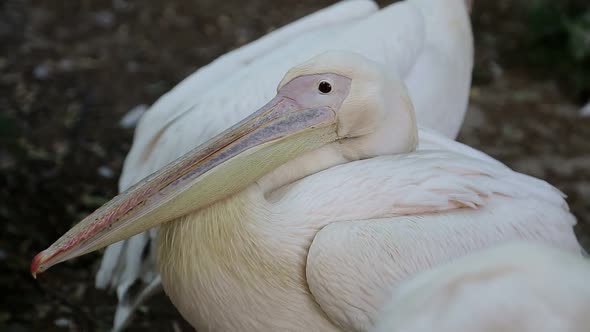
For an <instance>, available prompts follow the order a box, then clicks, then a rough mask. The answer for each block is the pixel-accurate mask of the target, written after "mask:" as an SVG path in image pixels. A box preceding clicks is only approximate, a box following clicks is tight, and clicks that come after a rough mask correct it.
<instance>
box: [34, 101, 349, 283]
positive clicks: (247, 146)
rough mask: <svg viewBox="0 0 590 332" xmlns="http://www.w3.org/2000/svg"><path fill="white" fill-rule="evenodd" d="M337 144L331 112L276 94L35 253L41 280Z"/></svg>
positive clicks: (35, 261)
mask: <svg viewBox="0 0 590 332" xmlns="http://www.w3.org/2000/svg"><path fill="white" fill-rule="evenodd" d="M336 139H337V135H336V113H335V111H334V109H332V108H331V107H327V106H326V107H317V108H303V107H301V106H300V105H299V104H298V103H297V102H296V101H295V100H293V99H290V98H288V97H286V96H282V95H281V94H280V93H279V94H277V96H276V97H275V98H273V99H272V100H271V101H270V102H269V103H267V104H266V105H265V106H263V107H262V108H260V109H259V110H258V111H256V112H254V113H253V114H252V115H251V116H249V117H247V118H246V119H244V120H242V121H241V122H239V123H237V124H236V125H234V126H233V127H231V128H229V129H228V130H226V131H225V132H223V133H221V134H220V135H218V136H217V137H215V138H213V139H211V140H210V141H209V142H206V143H205V144H203V145H201V146H199V147H197V148H195V149H194V150H192V151H190V152H188V153H187V154H185V155H184V156H182V157H180V158H178V159H177V160H175V161H173V162H171V163H170V164H168V165H166V166H164V167H163V168H162V169H161V170H160V171H158V172H156V173H154V174H152V175H150V176H148V177H146V178H145V179H143V180H142V181H140V182H139V183H137V184H136V185H134V186H133V187H131V188H129V189H128V190H126V191H125V192H123V193H121V194H119V195H118V196H116V197H115V198H113V199H112V200H110V201H109V202H107V203H106V204H104V205H103V206H102V207H100V208H99V209H97V210H96V211H95V212H93V213H92V214H90V215H89V216H87V217H86V218H85V219H83V220H82V221H80V222H79V223H78V224H77V225H75V226H74V227H72V228H71V229H70V230H69V231H68V232H67V233H66V234H64V235H63V236H62V237H61V238H59V239H58V240H57V241H56V242H55V243H54V244H52V245H51V246H50V247H49V248H47V249H45V250H44V251H42V252H40V253H39V254H37V256H35V258H34V259H33V261H32V263H31V273H32V274H33V276H35V275H36V274H37V273H41V272H43V271H45V270H47V269H48V268H49V267H51V266H53V265H55V264H58V263H60V262H63V261H65V260H68V259H71V258H74V257H77V256H80V255H83V254H86V253H89V252H92V251H95V250H98V249H101V248H103V247H105V246H108V245H110V244H112V243H115V242H117V241H121V240H123V239H126V238H129V237H131V236H133V235H135V234H138V233H141V232H143V231H146V230H148V229H150V228H153V227H156V226H158V225H160V224H162V223H165V222H168V221H170V220H173V219H175V218H178V217H180V216H183V215H186V214H188V213H191V212H194V211H196V210H199V209H202V208H204V207H206V206H208V205H210V204H212V203H214V202H216V201H218V200H221V199H223V198H226V197H228V196H229V195H231V194H234V193H237V192H239V191H241V190H243V189H245V188H246V187H247V186H248V185H250V184H252V183H253V182H255V181H256V180H258V179H259V178H260V177H262V176H263V175H265V174H266V173H268V172H270V171H271V170H273V169H275V168H277V167H278V166H280V165H281V164H283V163H285V162H287V161H289V160H290V159H293V158H295V157H297V156H298V155H301V154H302V153H305V152H307V151H310V150H313V149H316V148H318V147H320V146H322V145H325V144H327V143H329V142H333V141H335V140H336Z"/></svg>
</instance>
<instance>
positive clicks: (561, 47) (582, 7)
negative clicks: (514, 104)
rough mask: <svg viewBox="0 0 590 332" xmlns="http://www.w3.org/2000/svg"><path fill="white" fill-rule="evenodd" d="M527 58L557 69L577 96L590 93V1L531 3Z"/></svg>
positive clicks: (539, 64)
mask: <svg viewBox="0 0 590 332" xmlns="http://www.w3.org/2000/svg"><path fill="white" fill-rule="evenodd" d="M526 6H527V8H526V12H527V43H528V45H527V46H528V49H529V51H528V53H527V59H524V60H526V61H530V63H531V64H533V65H538V66H542V67H544V68H546V69H547V71H549V72H555V73H556V74H557V75H559V76H560V78H561V79H563V80H564V81H565V82H566V84H567V85H568V86H567V87H566V88H567V89H568V90H570V91H571V92H572V94H573V96H574V98H576V99H579V100H580V101H585V99H587V98H589V97H590V2H589V1H588V0H569V1H568V0H560V1H555V0H535V1H530V2H528V3H527V5H526Z"/></svg>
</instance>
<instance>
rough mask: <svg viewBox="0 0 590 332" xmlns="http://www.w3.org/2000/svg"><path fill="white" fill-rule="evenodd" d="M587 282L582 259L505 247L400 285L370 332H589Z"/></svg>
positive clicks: (519, 245) (531, 246)
mask: <svg viewBox="0 0 590 332" xmlns="http://www.w3.org/2000/svg"><path fill="white" fill-rule="evenodd" d="M588 280H590V262H589V261H588V259H586V258H584V257H580V255H574V254H572V253H569V252H567V251H563V250H559V249H556V248H553V247H548V246H545V245H541V244H539V243H528V242H524V241H523V242H514V243H507V244H504V245H500V246H497V247H493V248H489V249H484V250H482V251H481V252H475V253H472V254H469V255H467V256H465V257H462V258H459V259H457V260H455V261H452V262H450V263H447V264H443V265H441V266H438V267H435V268H433V269H432V270H430V271H426V272H423V273H420V274H418V275H417V276H416V277H413V278H412V279H411V280H409V281H406V282H404V283H402V284H401V285H400V287H399V288H398V289H397V290H396V291H395V292H394V295H393V296H392V298H391V301H390V303H389V304H388V305H387V306H385V308H384V309H383V310H382V312H381V314H380V316H379V317H381V318H380V319H378V320H377V322H378V323H377V327H375V329H373V330H372V332H402V331H403V332H426V331H432V330H433V329H432V327H433V326H436V331H438V332H468V331H469V332H471V331H478V332H553V331H568V332H585V331H588V327H589V326H590V316H588V307H590V285H588Z"/></svg>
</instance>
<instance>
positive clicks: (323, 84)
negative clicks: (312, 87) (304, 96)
mask: <svg viewBox="0 0 590 332" xmlns="http://www.w3.org/2000/svg"><path fill="white" fill-rule="evenodd" d="M318 90H320V92H321V93H324V94H326V93H330V91H332V84H330V82H328V81H320V84H318Z"/></svg>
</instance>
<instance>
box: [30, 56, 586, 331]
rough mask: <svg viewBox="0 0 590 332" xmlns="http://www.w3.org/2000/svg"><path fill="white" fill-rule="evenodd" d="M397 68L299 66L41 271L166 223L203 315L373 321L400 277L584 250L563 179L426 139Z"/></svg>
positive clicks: (62, 242) (248, 325)
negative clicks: (505, 251) (547, 248)
mask: <svg viewBox="0 0 590 332" xmlns="http://www.w3.org/2000/svg"><path fill="white" fill-rule="evenodd" d="M383 68H384V66H383V64H381V63H379V62H375V61H372V60H369V59H367V58H366V57H364V56H362V55H359V54H356V53H352V52H346V51H330V52H325V53H322V54H320V55H318V56H315V57H313V58H311V59H309V60H308V61H306V62H304V63H302V64H300V65H298V66H296V67H294V68H292V69H291V70H289V71H288V72H287V73H286V74H285V76H284V77H283V79H282V80H281V82H280V83H279V85H278V88H277V93H276V95H275V96H274V98H272V99H271V100H270V101H268V102H267V103H266V104H265V105H263V106H262V107H261V108H260V109H258V110H257V111H255V112H254V113H252V114H251V115H250V116H247V117H246V118H244V119H243V120H242V121H239V122H238V123H236V124H235V125H233V126H232V127H230V128H229V129H228V130H226V131H224V132H223V133H221V134H219V135H218V136H216V137H214V138H212V139H211V140H209V141H207V142H206V143H205V144H203V145H201V146H199V147H197V148H195V149H193V150H191V151H190V152H188V153H187V154H185V155H183V156H181V157H180V158H178V159H176V160H175V161H173V162H171V163H169V164H168V165H166V166H165V167H164V168H162V169H161V170H159V171H157V172H155V173H154V174H152V175H150V176H148V177H147V178H145V179H144V180H142V181H140V182H139V183H137V184H135V185H133V186H131V187H130V188H129V189H128V190H126V191H124V192H123V193H121V194H120V195H118V196H117V197H115V198H113V199H112V200H111V201H109V202H108V203H106V204H105V205H104V206H102V207H101V208H99V209H98V210H97V211H95V212H94V213H92V214H91V215H89V216H88V217H86V218H85V219H83V220H82V221H81V222H80V223H78V224H77V225H76V226H74V227H73V228H72V229H70V230H69V231H68V232H67V233H66V234H65V235H63V236H62V237H61V238H60V239H58V240H57V241H56V242H55V243H54V244H52V245H51V246H50V247H49V248H47V249H46V250H44V251H42V252H41V253H39V254H38V255H37V256H36V257H35V258H34V259H33V261H32V263H31V272H32V273H33V274H37V273H40V272H43V271H45V270H47V269H48V268H49V267H51V266H53V265H55V264H57V263H59V262H62V261H64V260H68V259H71V258H74V257H77V256H80V255H83V254H85V253H88V252H91V251H94V250H98V249H100V248H103V247H105V246H107V245H110V244H112V243H115V242H117V241H120V240H123V239H127V238H129V237H131V236H133V235H135V234H138V233H141V232H144V231H146V230H148V229H150V228H153V227H160V229H159V232H158V240H157V251H158V265H159V271H160V275H161V280H162V285H163V287H164V290H165V292H166V293H167V295H168V296H169V297H170V299H171V300H172V303H174V305H175V306H176V307H177V308H178V310H179V312H180V313H181V314H182V315H183V317H184V318H185V319H186V320H187V321H188V322H189V323H190V324H191V325H192V326H194V327H195V329H197V330H211V331H235V330H240V331H278V330H281V331H309V330H313V331H367V330H368V329H369V328H371V327H372V326H374V323H375V319H376V317H377V314H378V311H379V309H380V308H381V307H382V306H383V305H384V303H385V302H386V300H387V294H388V293H390V292H391V291H392V290H394V289H395V288H396V286H397V285H399V283H400V282H402V281H403V280H405V279H407V278H409V277H411V276H412V275H414V274H416V273H418V272H420V271H423V270H425V269H428V268H430V267H432V266H435V265H437V264H441V263H444V262H446V261H448V260H450V259H453V258H456V257H459V256H462V255H465V254H467V253H469V252H471V251H473V250H477V249H481V248H485V247H489V246H492V245H495V244H498V243H502V242H505V241H509V240H515V239H528V240H531V241H539V242H543V243H546V244H547V245H552V246H555V247H559V248H563V249H564V250H569V251H572V252H575V253H578V254H580V252H581V247H580V245H579V243H578V241H577V239H576V237H575V235H574V232H573V225H574V224H575V223H576V220H575V217H574V216H573V215H572V214H571V213H569V211H568V207H567V204H566V202H565V201H564V199H563V196H562V194H561V192H559V191H558V190H557V189H555V188H554V187H552V186H551V185H549V184H547V183H546V182H544V181H541V180H538V179H535V178H532V177H529V176H526V175H524V174H520V173H517V172H514V171H512V170H510V169H509V168H508V167H506V166H504V165H503V164H501V163H500V162H498V161H495V160H493V159H492V158H490V157H488V156H486V155H484V154H483V153H481V152H478V151H475V150H473V149H470V148H469V147H466V146H464V145H462V144H460V143H458V142H455V141H453V140H452V139H449V138H445V137H444V136H442V135H441V134H438V133H436V132H433V131H427V130H426V131H420V134H422V133H427V134H425V135H423V137H425V138H426V142H428V144H429V147H428V148H425V149H423V150H420V151H415V149H416V145H417V144H418V135H419V132H418V129H417V123H416V119H415V114H414V110H413V107H412V102H411V99H410V97H409V95H408V92H407V89H406V88H405V85H404V83H403V81H402V80H401V79H400V76H399V75H395V73H394V72H393V71H387V70H383ZM434 138H436V139H434ZM428 144H427V145H428ZM437 146H438V148H436V147H437Z"/></svg>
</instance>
